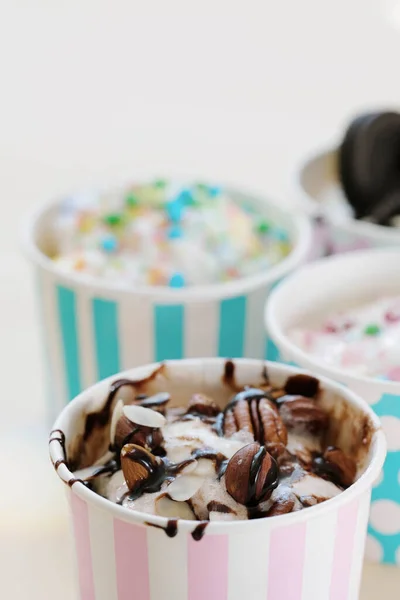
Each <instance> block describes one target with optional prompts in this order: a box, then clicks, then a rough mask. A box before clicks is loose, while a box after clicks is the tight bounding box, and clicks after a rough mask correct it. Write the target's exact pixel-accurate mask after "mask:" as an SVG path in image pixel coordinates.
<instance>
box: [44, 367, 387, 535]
mask: <svg viewBox="0 0 400 600" xmlns="http://www.w3.org/2000/svg"><path fill="white" fill-rule="evenodd" d="M225 360H226V359H222V358H204V359H180V360H168V361H165V364H167V365H168V364H170V365H176V364H178V363H180V364H183V365H184V366H185V365H188V366H191V365H194V364H198V363H199V362H200V363H203V364H204V365H205V366H207V365H215V364H216V363H221V364H223V363H224V362H225ZM234 360H235V363H236V364H238V363H239V364H242V365H246V364H253V363H257V364H265V365H266V366H267V369H268V370H269V371H272V372H273V371H275V372H280V373H285V374H288V375H291V374H295V373H301V372H305V371H304V369H299V368H296V367H291V366H288V365H284V364H279V363H276V362H271V361H262V360H256V359H246V358H240V359H239V358H238V359H234ZM160 364H161V363H153V364H151V365H145V366H142V367H136V368H134V369H130V370H129V371H125V372H123V373H119V374H116V375H114V376H111V377H108V378H106V379H104V380H102V381H100V382H98V383H96V384H95V385H93V386H91V387H90V388H88V389H86V390H85V391H83V392H82V393H81V394H79V395H78V396H77V397H76V398H75V399H74V400H72V401H71V402H70V403H69V404H68V405H67V406H66V407H65V408H64V409H63V411H62V412H61V414H60V415H59V417H58V418H57V420H56V422H55V423H54V426H53V429H52V431H55V430H61V431H63V430H64V427H65V423H66V422H68V421H69V415H70V413H71V412H73V411H74V408H75V406H77V405H78V404H81V405H82V407H83V406H84V405H85V404H86V402H87V399H86V396H87V394H88V393H89V392H90V391H91V392H93V391H96V389H98V388H99V387H102V386H104V384H106V383H108V382H110V383H111V382H112V381H113V380H115V378H116V377H121V376H122V377H123V376H124V375H126V374H127V373H129V375H130V376H131V377H132V375H133V373H136V377H140V374H141V372H143V371H145V372H147V373H148V372H149V370H150V371H154V370H155V369H157V367H159V366H160ZM318 379H319V380H320V381H321V383H322V384H323V385H324V387H325V388H326V389H329V390H334V391H335V392H336V393H338V394H340V395H341V396H342V397H343V398H345V399H346V401H347V402H349V403H350V404H353V405H356V406H358V407H359V408H361V409H362V411H363V413H364V414H365V415H367V416H368V418H369V419H370V421H371V422H372V423H373V425H374V433H373V438H372V442H371V444H372V456H371V458H370V462H369V464H368V466H367V468H366V469H365V471H364V473H363V474H362V475H361V476H360V478H359V479H358V480H357V481H356V482H355V483H353V484H352V485H351V486H350V487H349V488H347V490H344V491H343V492H341V493H340V494H338V495H337V496H335V497H334V498H331V499H329V500H327V501H325V502H322V503H320V504H317V505H315V506H311V507H309V508H307V509H305V510H301V511H297V512H294V513H289V514H286V515H278V516H274V517H268V518H265V519H253V520H247V521H245V520H243V521H239V520H238V521H232V522H223V521H211V522H209V523H208V526H207V530H206V533H207V534H211V535H212V534H226V533H248V532H249V530H251V531H256V530H258V529H259V527H260V523H261V522H263V523H264V524H268V526H274V525H276V524H277V523H280V524H281V525H282V526H284V525H289V524H292V523H300V522H303V521H308V520H309V519H311V518H313V517H317V516H319V515H323V514H325V513H327V512H328V513H329V512H330V511H331V510H332V511H333V510H335V509H338V508H340V507H341V506H343V505H346V504H348V503H349V502H351V501H352V500H353V499H354V498H357V497H359V496H360V495H361V494H362V493H363V492H365V491H367V490H369V489H370V488H372V485H373V483H374V481H375V480H376V479H377V477H378V475H379V473H380V470H381V468H382V466H383V463H384V460H385V456H386V441H385V436H384V434H383V431H382V428H381V424H380V421H379V419H378V417H377V416H376V415H375V413H374V412H373V410H372V409H371V408H370V407H369V406H368V404H367V403H366V402H365V401H364V400H362V399H361V398H360V396H358V395H357V394H355V393H354V392H352V391H351V390H349V389H347V388H345V387H343V386H342V385H340V384H338V383H336V382H334V381H332V380H330V379H328V378H326V377H324V376H321V377H320V376H319V375H318ZM49 439H51V437H50V438H49ZM49 452H50V458H51V461H52V463H53V465H54V463H55V462H56V461H57V460H62V459H63V458H64V456H63V450H62V445H61V443H60V442H59V441H58V440H55V439H53V440H52V442H51V443H49ZM56 474H57V475H58V477H59V479H60V480H61V481H62V482H63V484H64V485H67V483H68V481H69V480H70V479H71V478H73V473H72V472H71V471H70V470H69V469H68V467H67V466H66V465H65V464H60V465H59V467H58V469H57V470H56ZM71 490H72V493H75V494H76V495H77V496H79V497H80V498H81V499H82V500H84V501H85V502H87V503H88V504H92V505H94V506H97V507H98V508H99V509H102V510H105V511H106V512H108V513H111V514H112V515H113V516H114V517H116V518H118V519H120V520H122V521H126V522H129V523H136V524H140V525H144V526H156V527H164V528H165V527H166V525H167V524H168V518H166V517H159V516H156V515H151V514H148V513H143V512H140V511H136V510H131V509H128V508H125V507H123V506H119V505H118V504H115V503H114V502H111V501H110V500H108V499H106V498H103V497H102V496H100V495H99V494H97V493H96V492H93V491H92V490H90V489H88V488H87V487H86V486H85V485H84V484H83V483H79V482H77V483H74V485H73V486H72V488H71ZM277 519H278V520H277ZM198 523H199V521H188V520H185V519H179V521H178V526H179V531H181V532H182V531H183V532H187V533H191V532H192V531H193V529H194V528H195V526H196V524H198Z"/></svg>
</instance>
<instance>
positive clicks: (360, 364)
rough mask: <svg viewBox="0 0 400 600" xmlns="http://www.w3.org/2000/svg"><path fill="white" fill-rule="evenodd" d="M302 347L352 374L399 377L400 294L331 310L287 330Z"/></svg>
mask: <svg viewBox="0 0 400 600" xmlns="http://www.w3.org/2000/svg"><path fill="white" fill-rule="evenodd" d="M288 335H289V337H290V338H291V340H292V341H293V342H294V343H295V344H296V345H297V346H299V347H300V348H301V349H302V350H304V351H305V352H307V353H308V354H311V355H313V356H315V357H316V358H318V360H321V361H323V362H325V363H327V364H328V365H330V366H333V367H336V368H339V369H342V370H343V371H347V372H350V373H353V374H354V375H359V376H367V377H375V378H377V379H382V380H390V381H400V350H399V348H400V297H397V296H394V297H387V298H380V299H377V300H375V301H372V302H368V303H366V304H361V305H359V306H357V307H355V308H352V309H351V310H348V311H341V312H339V313H337V312H336V313H332V314H330V315H327V317H326V318H325V319H324V320H323V321H322V322H321V323H319V324H317V325H310V326H306V325H302V326H301V327H295V328H292V329H291V330H290V331H289V332H288Z"/></svg>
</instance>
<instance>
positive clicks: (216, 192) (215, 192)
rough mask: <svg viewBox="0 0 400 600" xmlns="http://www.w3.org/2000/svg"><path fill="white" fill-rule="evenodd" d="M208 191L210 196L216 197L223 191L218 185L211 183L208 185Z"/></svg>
mask: <svg viewBox="0 0 400 600" xmlns="http://www.w3.org/2000/svg"><path fill="white" fill-rule="evenodd" d="M208 193H209V194H210V196H211V197H212V198H215V197H216V196H219V195H220V193H221V188H220V187H218V186H217V185H209V186H208Z"/></svg>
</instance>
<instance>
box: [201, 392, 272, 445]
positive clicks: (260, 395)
mask: <svg viewBox="0 0 400 600" xmlns="http://www.w3.org/2000/svg"><path fill="white" fill-rule="evenodd" d="M264 398H266V399H268V400H272V401H273V402H274V399H273V398H272V397H270V396H269V394H268V392H266V391H265V390H260V389H258V388H254V387H246V388H245V389H244V390H242V391H241V392H238V393H237V394H236V395H235V396H234V397H233V398H232V400H231V401H230V402H228V404H227V405H226V406H225V408H224V410H223V411H222V412H221V413H220V414H219V415H218V416H217V418H216V420H215V424H214V427H213V429H214V431H215V432H216V433H217V434H218V435H219V436H220V437H223V435H224V420H225V415H226V413H227V412H228V411H229V410H232V409H233V408H234V407H235V404H237V403H238V402H239V401H241V400H245V401H246V402H248V403H249V404H250V403H251V402H252V401H253V400H255V401H256V402H259V401H260V400H262V399H264Z"/></svg>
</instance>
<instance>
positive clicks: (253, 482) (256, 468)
mask: <svg viewBox="0 0 400 600" xmlns="http://www.w3.org/2000/svg"><path fill="white" fill-rule="evenodd" d="M278 482H279V469H278V465H277V464H276V461H275V459H274V458H273V457H272V456H271V455H270V454H269V453H268V452H267V450H266V448H265V447H264V446H260V444H258V443H257V442H254V443H252V444H248V445H247V446H244V447H243V448H241V449H240V450H238V451H237V452H236V454H234V455H233V456H232V458H231V459H230V461H229V463H228V466H227V469H226V472H225V484H226V490H227V492H228V494H230V496H232V498H233V499H234V500H236V502H239V504H245V505H246V506H256V505H257V504H258V503H259V502H262V501H263V500H266V499H267V498H269V496H270V495H271V494H272V492H273V490H274V489H275V488H276V487H277V485H278Z"/></svg>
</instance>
